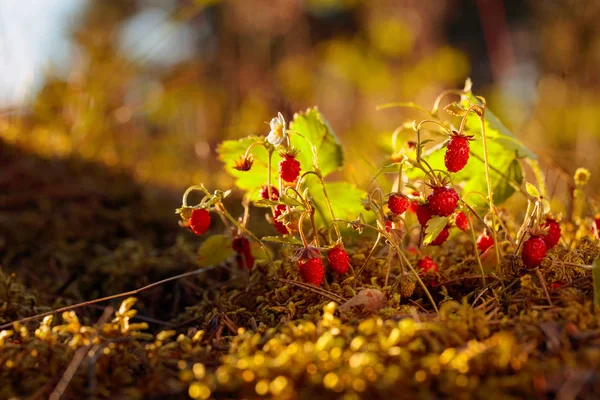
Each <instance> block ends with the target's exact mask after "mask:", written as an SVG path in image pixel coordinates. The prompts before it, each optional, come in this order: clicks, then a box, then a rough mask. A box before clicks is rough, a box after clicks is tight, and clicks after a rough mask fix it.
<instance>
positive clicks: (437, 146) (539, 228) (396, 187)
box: [177, 81, 593, 311]
mask: <svg viewBox="0 0 600 400" xmlns="http://www.w3.org/2000/svg"><path fill="white" fill-rule="evenodd" d="M451 96H454V97H457V98H458V99H457V100H456V101H453V102H450V103H449V104H447V105H446V106H445V107H443V108H442V107H441V105H442V102H443V101H444V100H446V99H447V98H449V97H451ZM395 106H399V107H412V108H417V109H419V110H421V111H423V112H424V113H426V114H427V118H426V119H423V120H422V121H420V122H417V121H411V122H406V123H404V124H402V125H401V126H400V127H399V128H397V129H396V130H395V131H394V133H393V135H392V146H391V147H392V154H391V155H390V162H388V163H387V164H385V165H384V166H383V167H381V168H380V170H379V171H378V172H377V173H376V174H375V177H374V178H373V181H372V185H371V186H373V187H374V188H373V189H371V190H370V191H369V192H363V191H361V190H359V189H357V188H356V187H355V186H354V185H352V184H350V183H348V182H343V181H342V182H330V181H328V180H326V179H325V178H326V177H327V176H328V175H330V174H331V173H332V172H335V171H336V170H338V169H340V168H341V167H342V166H343V162H344V158H343V151H342V147H341V145H340V143H339V141H338V139H337V137H336V136H335V134H334V133H333V131H332V129H331V127H330V126H329V124H328V123H327V122H326V120H325V119H324V117H323V115H321V114H320V112H319V111H318V110H317V109H316V108H312V109H308V110H307V111H306V112H304V113H300V114H296V115H295V116H294V119H293V121H292V122H291V123H290V124H289V126H288V125H287V123H286V121H285V119H284V117H283V115H282V114H281V113H280V114H278V116H277V117H275V118H273V119H272V120H271V121H270V123H269V126H270V132H269V134H268V135H265V136H263V137H257V136H250V137H247V138H243V139H240V140H237V141H234V140H228V141H225V142H223V143H222V144H221V145H220V147H219V154H220V157H221V159H222V160H223V161H224V162H225V163H226V170H227V171H228V172H229V173H230V174H232V175H233V176H234V177H235V178H236V186H237V188H238V189H241V190H244V191H245V195H244V201H243V206H244V208H245V213H244V215H243V217H240V218H237V219H236V218H234V217H233V216H232V215H231V214H230V213H229V212H228V211H227V209H226V207H225V205H224V203H223V200H224V199H225V198H226V197H227V196H229V195H230V193H231V191H230V190H228V191H225V192H223V191H219V190H217V191H215V192H214V193H210V192H209V191H208V190H207V189H206V188H205V187H204V186H203V185H197V186H192V187H190V188H189V189H188V190H187V191H186V192H185V194H184V196H183V204H182V207H181V208H179V209H178V210H177V213H179V214H180V215H181V217H182V220H183V223H182V225H184V226H189V227H190V228H191V229H192V231H194V232H195V233H197V234H203V233H204V232H206V231H207V230H208V229H209V225H210V215H211V213H216V214H217V215H219V217H220V218H221V219H222V220H223V222H224V223H225V225H226V226H227V227H228V230H229V231H230V232H231V234H230V235H223V236H221V238H222V239H223V240H220V241H219V242H218V246H215V243H214V240H211V241H210V242H209V241H207V242H205V243H204V245H203V247H204V248H205V249H204V250H203V249H201V250H200V251H201V252H206V253H208V252H210V253H211V254H213V256H215V257H212V258H211V260H212V261H213V262H215V261H217V262H218V261H224V260H225V259H226V258H227V257H229V256H230V252H229V249H228V248H229V247H233V248H234V249H235V251H236V252H237V254H238V260H239V261H240V265H242V266H244V267H247V268H252V266H253V264H254V262H255V261H256V260H258V262H272V252H271V249H269V248H268V247H267V244H268V243H278V244H281V245H283V246H284V247H285V248H288V249H291V251H288V252H285V255H284V257H287V258H288V259H289V260H290V261H291V262H293V263H295V264H296V265H297V272H298V274H297V276H298V277H299V278H301V280H302V281H304V282H306V283H309V284H313V285H317V286H318V285H321V284H322V283H323V281H324V279H327V280H328V282H332V281H336V280H337V281H339V280H342V279H344V275H345V274H348V273H350V274H351V275H352V276H355V277H356V276H358V275H360V274H362V273H368V271H366V269H367V267H368V265H369V261H370V259H371V257H372V256H373V254H374V253H375V252H376V251H377V249H378V248H379V246H380V244H383V246H384V248H387V252H388V266H387V271H386V277H385V283H384V286H387V285H388V282H389V278H390V273H391V271H392V270H394V271H395V272H396V275H395V276H393V277H392V278H394V279H398V280H405V281H413V282H417V283H418V284H419V286H420V287H421V288H422V289H423V291H424V293H425V294H426V296H427V298H428V299H429V301H430V303H431V306H432V308H433V309H434V310H436V311H437V305H436V302H435V301H434V299H433V297H432V295H431V294H430V290H429V288H430V287H431V286H435V285H436V284H437V282H438V281H439V279H437V278H439V276H437V277H436V274H439V273H438V271H439V267H438V265H437V264H436V260H435V258H436V257H435V256H436V254H435V252H433V251H431V250H430V249H428V248H427V247H431V246H442V245H443V244H444V243H446V242H447V241H448V240H449V238H450V237H453V240H454V241H455V242H458V241H461V240H463V239H464V238H468V239H467V240H470V241H471V243H472V246H473V249H477V250H475V251H473V253H474V254H473V255H474V257H473V258H474V260H473V261H474V263H473V266H476V267H477V268H478V272H479V273H480V274H481V276H482V283H483V284H484V285H485V283H486V276H490V275H491V276H493V277H495V278H498V279H504V277H505V276H506V275H507V273H508V271H507V270H503V269H502V265H503V263H504V264H505V263H506V259H507V257H508V258H511V257H513V258H514V257H518V259H519V260H520V261H519V262H520V264H521V265H522V266H524V267H525V270H527V269H529V270H535V269H536V268H538V267H540V265H541V264H542V262H543V261H544V260H545V259H546V256H547V254H548V252H549V251H550V250H552V249H553V248H554V247H555V246H557V245H558V244H559V242H561V241H562V242H563V244H564V245H568V243H567V242H566V241H565V238H563V237H562V235H561V225H560V223H559V218H558V217H557V216H555V215H554V214H552V212H551V208H550V203H549V201H548V199H547V196H546V194H545V191H546V190H545V183H544V179H543V175H542V173H541V171H540V168H539V165H538V163H537V161H536V155H535V154H534V153H533V152H531V151H530V150H529V149H527V148H526V147H525V146H524V145H523V144H522V143H520V142H519V141H518V140H517V139H516V138H515V137H514V136H513V135H512V134H511V133H510V132H509V131H508V129H506V127H504V126H503V125H502V124H501V123H500V121H499V120H498V119H497V118H496V117H495V116H494V115H493V114H492V113H491V112H490V111H489V110H488V109H487V107H486V102H485V99H483V98H482V97H479V96H475V95H474V94H473V93H472V91H471V82H470V81H467V82H466V84H465V87H464V89H463V90H448V91H445V92H443V93H442V94H440V96H438V98H437V99H436V101H435V103H434V105H433V107H432V109H431V110H424V109H421V108H419V107H418V106H416V105H414V104H412V103H391V104H386V105H384V106H382V107H381V108H390V107H395ZM402 140H404V145H401V144H400V143H401V141H402ZM277 157H278V158H279V161H278V168H275V165H274V164H275V163H276V162H277V159H276V158H277ZM526 166H527V167H528V168H529V169H530V171H531V173H532V174H533V175H535V177H536V178H537V185H533V184H531V183H529V182H525V181H524V175H525V172H526V171H525V167H526ZM586 173H587V172H586V171H582V172H578V174H579V175H581V174H583V175H585V174H586ZM390 177H391V179H386V178H390ZM576 179H578V178H577V177H576ZM587 179H589V176H588V177H587V178H585V177H582V178H581V179H580V181H581V182H579V183H578V187H580V186H581V187H583V186H585V184H586V183H587ZM381 181H383V182H381ZM377 183H380V184H379V185H377ZM388 185H389V186H388ZM386 187H387V188H386ZM579 190H581V189H579ZM194 191H201V192H202V194H203V195H204V197H203V198H202V200H201V201H200V202H199V203H197V204H195V205H189V204H188V197H189V195H190V194H191V193H192V192H194ZM515 192H519V193H520V194H521V195H523V196H524V197H525V198H526V200H527V204H528V207H527V210H526V212H523V213H521V214H522V215H519V213H518V212H515V213H512V215H508V214H507V213H506V212H504V210H501V209H499V208H498V207H499V205H500V204H502V203H503V202H505V201H507V200H508V199H509V198H510V197H511V196H512V195H513V194H514V193H515ZM576 196H577V194H576ZM250 204H253V205H254V206H255V207H260V208H264V209H265V210H267V211H268V213H267V214H266V216H265V218H266V219H267V221H269V222H270V223H271V224H272V225H273V227H274V230H275V231H277V232H278V233H279V235H278V236H264V237H262V238H259V237H257V236H256V235H255V234H254V233H253V232H252V231H251V230H250V228H249V219H250V215H251V214H252V213H251V212H250V211H249V208H250ZM578 207H579V208H581V207H582V206H581V205H579V206H578ZM521 216H522V221H521V223H520V224H519V225H518V227H515V225H516V218H519V217H521ZM592 225H593V224H592ZM454 228H457V229H454ZM591 229H593V226H592V227H591ZM363 231H365V234H366V233H367V232H368V233H372V234H374V235H376V238H375V241H374V244H373V246H372V248H371V251H370V252H369V254H368V256H367V257H366V259H365V260H363V262H362V263H361V265H351V262H350V258H349V257H348V254H347V251H346V250H345V247H346V244H345V242H348V241H352V240H354V239H355V238H356V232H357V233H359V234H363ZM463 232H464V233H463ZM463 236H464V238H463ZM240 240H244V241H245V243H249V242H248V241H249V240H251V241H252V242H253V243H254V244H255V246H256V247H258V246H260V247H261V248H262V251H263V254H262V255H256V256H254V255H253V254H252V251H251V250H246V251H245V253H244V251H242V252H240V249H239V244H236V243H238V242H239V241H240ZM246 246H247V247H246V248H248V249H249V248H250V244H248V245H246ZM218 254H222V259H219V257H218ZM243 254H248V256H243ZM248 260H250V261H251V262H248ZM325 261H326V262H325ZM559 262H560V261H559ZM396 267H398V268H396ZM580 267H581V268H590V266H589V265H583V264H582V265H580ZM541 285H542V286H545V283H544V282H542V283H541Z"/></svg>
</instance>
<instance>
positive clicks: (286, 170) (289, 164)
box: [279, 153, 300, 182]
mask: <svg viewBox="0 0 600 400" xmlns="http://www.w3.org/2000/svg"><path fill="white" fill-rule="evenodd" d="M299 175H300V162H299V161H298V160H296V154H294V153H288V154H284V155H283V160H281V161H279V176H281V179H283V180H284V181H286V182H294V181H295V180H296V179H297V178H298V176H299Z"/></svg>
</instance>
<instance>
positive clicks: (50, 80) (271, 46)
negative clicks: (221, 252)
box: [0, 0, 600, 191]
mask: <svg viewBox="0 0 600 400" xmlns="http://www.w3.org/2000/svg"><path fill="white" fill-rule="evenodd" d="M598 20H600V2H598V1H594V0H581V1H576V2H573V1H569V0H555V1H550V2H549V1H535V0H530V1H506V0H504V1H503V0H478V1H468V0H464V1H459V0H447V1H442V0H398V1H391V0H390V1H384V0H381V1H360V0H305V1H301V0H278V1H272V0H244V1H219V0H196V1H192V0H186V1H177V0H170V1H167V0H137V1H136V0H122V1H85V0H19V1H12V0H3V1H0V54H1V57H0V66H1V71H2V73H1V74H0V110H1V111H0V139H1V140H3V141H4V142H6V143H9V144H13V145H16V146H19V147H22V148H25V149H26V150H27V151H29V152H33V153H36V154H38V155H40V156H43V157H54V156H57V157H70V156H76V157H80V158H83V159H87V160H93V161H97V162H100V163H104V164H106V165H107V166H109V167H111V168H124V169H126V170H127V171H130V172H131V173H132V174H133V175H134V176H135V177H136V179H138V180H139V181H140V182H142V183H148V184H150V183H151V184H154V185H157V186H167V187H173V188H180V187H184V186H188V185H189V184H192V183H195V182H199V181H203V182H205V183H207V184H208V185H209V186H212V187H215V186H218V187H220V188H225V187H228V186H229V183H230V182H231V181H230V178H229V177H228V176H227V175H226V174H225V173H224V171H223V168H222V165H221V164H220V162H218V161H217V160H216V153H215V148H216V145H217V144H218V143H219V142H220V141H221V140H222V139H224V138H235V137H242V136H246V135H248V134H265V133H267V130H268V126H267V125H266V124H265V121H268V120H270V118H271V117H272V116H273V115H275V114H276V112H277V111H281V112H282V113H283V114H284V115H285V116H286V118H287V119H290V118H291V117H292V116H293V113H294V112H295V111H300V110H303V109H305V108H306V107H309V106H313V105H317V106H318V107H319V108H320V110H321V111H322V112H323V113H324V115H325V116H326V117H327V119H328V120H329V122H330V124H331V125H332V126H333V128H334V130H335V131H336V133H337V134H338V136H339V137H340V139H341V141H342V142H343V144H344V147H345V150H346V152H347V159H350V160H352V162H351V163H348V166H347V167H346V169H345V170H344V172H343V173H344V174H345V177H346V178H347V179H348V180H350V181H352V182H355V183H357V184H359V185H364V184H365V182H367V181H368V179H369V177H370V176H372V174H373V173H374V172H375V171H376V170H377V168H378V167H379V166H380V165H381V162H382V160H383V158H384V157H385V156H386V155H387V149H388V147H389V137H390V134H391V132H392V131H393V130H394V129H395V128H396V127H397V126H398V125H399V124H401V123H402V122H404V121H405V120H406V119H417V118H422V117H423V116H422V115H419V114H418V113H417V112H415V111H412V110H404V109H402V110H401V109H392V110H385V111H376V106H377V105H378V104H382V103H386V102H390V101H414V102H416V103H419V104H421V105H423V106H426V107H429V106H430V105H431V104H432V102H433V100H434V99H435V97H436V96H437V94H438V93H439V92H440V91H442V90H443V89H446V88H453V87H457V88H460V87H462V85H463V82H464V80H465V78H466V77H468V76H470V77H471V78H472V79H473V81H474V91H475V92H476V93H479V94H481V95H484V96H485V97H486V98H487V99H488V104H489V106H490V108H491V109H492V110H493V111H494V112H495V113H496V114H497V115H499V116H500V117H501V119H502V120H503V121H504V122H505V124H506V125H507V126H508V127H509V128H511V129H512V130H513V132H515V134H516V135H517V136H518V137H519V138H520V139H522V140H523V141H524V142H525V143H526V144H527V145H528V146H529V147H531V148H532V149H533V150H534V151H536V152H537V153H538V154H540V156H541V159H542V165H543V167H544V169H545V171H549V176H552V181H551V182H548V186H549V189H550V190H563V191H564V190H565V189H566V188H567V186H566V183H565V182H566V181H568V178H569V177H570V176H571V175H572V173H573V171H574V170H575V168H577V167H579V166H586V167H588V168H589V169H590V170H591V171H592V174H593V181H592V182H595V183H596V187H598V182H600V180H599V179H598V178H599V175H600V168H599V164H598V162H597V159H598V156H599V155H600V90H599V89H600V34H599V33H600V32H599V31H600V24H598Z"/></svg>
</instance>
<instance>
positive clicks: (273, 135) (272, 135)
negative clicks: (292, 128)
mask: <svg viewBox="0 0 600 400" xmlns="http://www.w3.org/2000/svg"><path fill="white" fill-rule="evenodd" d="M269 126H270V127H271V131H270V132H269V135H268V136H267V141H268V142H269V143H271V144H272V145H273V146H279V145H280V144H281V143H283V141H284V140H285V139H286V138H287V131H286V129H285V119H284V118H283V115H281V113H277V117H275V118H273V119H272V120H271V122H270V123H269Z"/></svg>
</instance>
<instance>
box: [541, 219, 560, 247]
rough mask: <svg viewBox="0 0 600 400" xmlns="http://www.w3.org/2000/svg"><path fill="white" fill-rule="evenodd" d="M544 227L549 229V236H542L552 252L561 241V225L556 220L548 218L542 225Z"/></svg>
mask: <svg viewBox="0 0 600 400" xmlns="http://www.w3.org/2000/svg"><path fill="white" fill-rule="evenodd" d="M542 227H543V228H548V234H547V235H544V236H542V239H544V242H545V243H546V247H547V248H548V250H550V249H551V248H553V247H554V246H556V245H557V244H558V241H559V240H560V225H559V224H558V222H556V220H553V219H550V218H548V219H546V222H544V223H543V224H542Z"/></svg>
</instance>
